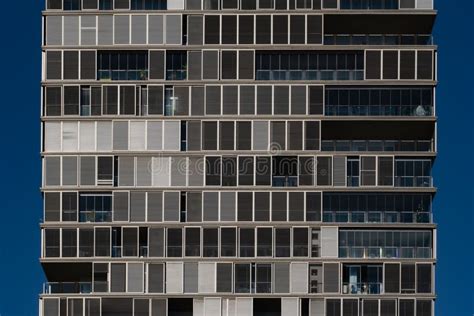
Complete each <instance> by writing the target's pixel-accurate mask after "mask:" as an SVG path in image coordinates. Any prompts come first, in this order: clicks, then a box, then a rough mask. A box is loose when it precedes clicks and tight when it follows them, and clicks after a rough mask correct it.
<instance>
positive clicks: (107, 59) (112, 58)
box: [97, 51, 148, 80]
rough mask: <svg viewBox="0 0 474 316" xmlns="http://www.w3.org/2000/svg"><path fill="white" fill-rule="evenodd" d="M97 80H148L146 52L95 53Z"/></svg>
mask: <svg viewBox="0 0 474 316" xmlns="http://www.w3.org/2000/svg"><path fill="white" fill-rule="evenodd" d="M97 60H98V73H97V78H98V79H99V80H148V51H99V52H97Z"/></svg>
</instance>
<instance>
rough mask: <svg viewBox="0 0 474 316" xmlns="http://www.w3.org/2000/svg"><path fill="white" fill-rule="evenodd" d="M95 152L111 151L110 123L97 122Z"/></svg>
mask: <svg viewBox="0 0 474 316" xmlns="http://www.w3.org/2000/svg"><path fill="white" fill-rule="evenodd" d="M97 150H98V151H111V150H112V122H97Z"/></svg>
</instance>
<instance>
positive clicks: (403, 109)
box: [324, 105, 433, 117]
mask: <svg viewBox="0 0 474 316" xmlns="http://www.w3.org/2000/svg"><path fill="white" fill-rule="evenodd" d="M324 115H326V116H409V117H427V116H433V107H432V106H430V105H326V106H325V112H324Z"/></svg>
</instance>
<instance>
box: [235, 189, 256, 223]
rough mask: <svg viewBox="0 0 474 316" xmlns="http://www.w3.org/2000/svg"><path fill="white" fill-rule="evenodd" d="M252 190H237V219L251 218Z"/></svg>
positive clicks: (245, 220)
mask: <svg viewBox="0 0 474 316" xmlns="http://www.w3.org/2000/svg"><path fill="white" fill-rule="evenodd" d="M252 205H253V195H252V192H238V194H237V220H238V221H239V222H251V221H252V219H253V206H252Z"/></svg>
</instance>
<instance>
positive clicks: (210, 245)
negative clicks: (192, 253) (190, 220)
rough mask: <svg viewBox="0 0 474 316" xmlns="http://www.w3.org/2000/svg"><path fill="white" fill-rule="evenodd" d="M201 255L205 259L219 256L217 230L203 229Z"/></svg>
mask: <svg viewBox="0 0 474 316" xmlns="http://www.w3.org/2000/svg"><path fill="white" fill-rule="evenodd" d="M202 239H203V241H202V255H203V257H206V258H210V257H212V258H215V257H218V256H219V244H218V240H219V230H218V229H217V228H203V231H202Z"/></svg>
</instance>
